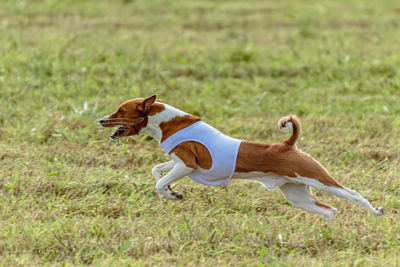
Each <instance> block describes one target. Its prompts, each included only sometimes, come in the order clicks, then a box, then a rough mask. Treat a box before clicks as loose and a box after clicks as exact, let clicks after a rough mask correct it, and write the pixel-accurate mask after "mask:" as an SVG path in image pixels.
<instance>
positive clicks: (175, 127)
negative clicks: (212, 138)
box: [160, 115, 200, 142]
mask: <svg viewBox="0 0 400 267" xmlns="http://www.w3.org/2000/svg"><path fill="white" fill-rule="evenodd" d="M198 121H200V118H199V117H196V116H192V115H186V116H183V117H175V118H172V119H171V120H169V121H166V122H162V123H160V128H161V131H162V138H161V142H163V141H164V140H166V139H167V138H168V137H170V136H171V135H173V134H174V133H176V132H177V131H179V130H182V129H183V128H186V127H188V126H189V125H192V124H193V123H195V122H198Z"/></svg>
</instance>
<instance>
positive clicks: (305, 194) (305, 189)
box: [279, 183, 337, 222]
mask: <svg viewBox="0 0 400 267" xmlns="http://www.w3.org/2000/svg"><path fill="white" fill-rule="evenodd" d="M279 188H280V189H281V191H282V192H283V194H284V195H285V197H286V199H287V200H288V201H289V202H290V204H292V205H293V206H295V207H298V208H301V209H303V210H305V211H308V212H311V213H317V214H319V215H321V216H322V217H323V218H324V219H325V221H326V222H327V221H329V220H333V219H334V218H335V216H336V212H337V210H336V208H333V207H330V206H328V205H326V204H323V203H321V202H319V201H318V200H316V199H315V197H314V196H313V195H312V194H311V190H310V187H309V186H308V185H304V184H294V183H286V184H284V185H282V186H280V187H279Z"/></svg>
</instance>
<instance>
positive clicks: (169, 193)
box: [163, 189, 183, 200]
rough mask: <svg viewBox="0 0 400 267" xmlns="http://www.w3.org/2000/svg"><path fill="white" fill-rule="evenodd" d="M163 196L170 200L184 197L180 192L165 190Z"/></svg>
mask: <svg viewBox="0 0 400 267" xmlns="http://www.w3.org/2000/svg"><path fill="white" fill-rule="evenodd" d="M163 195H164V196H165V197H166V198H168V199H172V200H177V199H182V198H183V195H182V194H181V193H179V192H175V191H172V190H169V189H165V190H164V191H163Z"/></svg>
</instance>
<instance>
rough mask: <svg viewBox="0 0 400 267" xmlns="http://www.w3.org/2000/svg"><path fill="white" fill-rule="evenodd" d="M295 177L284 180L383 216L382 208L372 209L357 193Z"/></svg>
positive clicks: (383, 210) (344, 188)
mask: <svg viewBox="0 0 400 267" xmlns="http://www.w3.org/2000/svg"><path fill="white" fill-rule="evenodd" d="M296 176H297V177H295V178H293V177H288V176H286V177H285V178H286V179H288V180H290V181H292V182H293V183H296V184H306V185H310V186H312V187H315V188H317V189H319V190H323V191H325V192H328V193H330V194H333V195H335V196H338V197H341V198H344V199H347V200H350V201H351V202H354V203H355V204H357V205H359V206H361V207H363V208H364V209H366V210H369V211H370V212H371V213H372V214H373V215H375V216H379V215H383V214H384V213H385V209H384V208H382V207H379V208H374V207H373V206H372V205H371V204H370V203H369V202H368V200H366V199H365V198H363V197H362V196H361V195H360V194H359V193H357V192H356V191H354V190H351V189H349V188H346V187H343V188H340V187H333V186H327V185H324V184H323V183H321V182H319V181H318V180H316V179H313V178H308V177H302V176H300V175H298V174H296Z"/></svg>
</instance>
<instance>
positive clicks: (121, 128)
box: [110, 125, 128, 140]
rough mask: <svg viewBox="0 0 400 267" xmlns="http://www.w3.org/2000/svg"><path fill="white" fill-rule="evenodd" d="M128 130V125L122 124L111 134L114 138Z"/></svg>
mask: <svg viewBox="0 0 400 267" xmlns="http://www.w3.org/2000/svg"><path fill="white" fill-rule="evenodd" d="M127 130H128V127H127V126H125V125H122V126H120V127H119V128H118V129H117V130H116V131H115V132H114V133H113V134H112V135H110V138H111V139H112V140H114V139H117V138H120V137H121V136H122V135H123V134H124V133H125V132H126V131H127Z"/></svg>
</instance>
